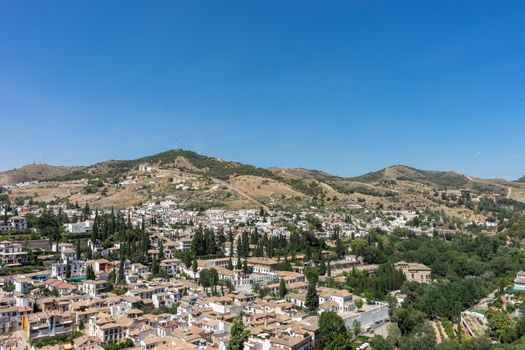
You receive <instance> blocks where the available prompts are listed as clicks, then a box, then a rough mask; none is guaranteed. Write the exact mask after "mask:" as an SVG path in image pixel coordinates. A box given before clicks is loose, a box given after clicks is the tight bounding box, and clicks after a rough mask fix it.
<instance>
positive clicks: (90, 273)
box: [86, 265, 97, 280]
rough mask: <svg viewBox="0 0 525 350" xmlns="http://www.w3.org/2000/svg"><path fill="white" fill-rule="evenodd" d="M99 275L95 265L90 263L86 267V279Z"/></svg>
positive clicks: (93, 278) (92, 278)
mask: <svg viewBox="0 0 525 350" xmlns="http://www.w3.org/2000/svg"><path fill="white" fill-rule="evenodd" d="M96 278H97V276H95V271H94V270H93V267H92V266H91V265H88V266H87V267H86V279H88V280H95V279H96Z"/></svg>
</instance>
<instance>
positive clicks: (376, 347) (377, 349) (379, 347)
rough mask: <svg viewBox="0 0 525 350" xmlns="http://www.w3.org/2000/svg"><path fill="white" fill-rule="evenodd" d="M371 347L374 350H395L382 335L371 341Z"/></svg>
mask: <svg viewBox="0 0 525 350" xmlns="http://www.w3.org/2000/svg"><path fill="white" fill-rule="evenodd" d="M370 346H371V347H372V350H393V349H394V347H393V346H392V344H391V343H390V342H389V341H388V340H386V339H385V338H383V337H382V336H380V335H376V336H374V337H373V338H372V339H370Z"/></svg>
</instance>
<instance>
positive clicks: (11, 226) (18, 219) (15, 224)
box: [0, 216, 27, 231]
mask: <svg viewBox="0 0 525 350" xmlns="http://www.w3.org/2000/svg"><path fill="white" fill-rule="evenodd" d="M25 229H27V220H26V218H24V217H22V216H13V217H12V218H10V219H8V220H7V223H6V224H2V225H0V231H11V230H13V231H22V230H25Z"/></svg>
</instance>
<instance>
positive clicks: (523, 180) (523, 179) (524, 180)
mask: <svg viewBox="0 0 525 350" xmlns="http://www.w3.org/2000/svg"><path fill="white" fill-rule="evenodd" d="M516 182H524V183H525V175H524V176H522V177H520V178H519V179H517V180H516Z"/></svg>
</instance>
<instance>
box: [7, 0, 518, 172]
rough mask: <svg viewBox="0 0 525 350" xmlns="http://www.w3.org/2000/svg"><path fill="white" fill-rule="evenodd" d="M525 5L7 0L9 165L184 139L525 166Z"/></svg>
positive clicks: (310, 155) (294, 151)
mask: <svg viewBox="0 0 525 350" xmlns="http://www.w3.org/2000/svg"><path fill="white" fill-rule="evenodd" d="M523 18H525V2H523V1H490V2H487V1H479V0H478V1H423V0H416V1H371V0H363V1H340V2H339V1H304V0H303V1H282V0H279V1H270V0H264V1H255V0H254V1H223V0H221V1H217V0H210V1H198V0H195V1H124V0H123V1H107V0H104V1H93V0H90V1H24V0H11V1H10V0H5V1H2V2H0V122H1V125H2V131H3V132H2V147H1V151H0V170H5V169H9V168H12V167H16V166H20V165H23V164H27V163H31V162H32V161H34V160H36V161H42V162H43V161H45V162H47V163H51V164H56V165H59V164H60V165H61V164H64V165H74V164H90V163H94V162H98V161H103V160H107V159H130V158H135V157H138V156H143V155H148V154H153V153H156V152H160V151H163V150H167V149H171V148H175V147H176V145H177V141H176V140H178V144H179V146H181V147H182V148H184V149H192V150H195V151H197V152H200V153H203V154H206V155H212V156H218V157H222V158H225V159H229V160H236V161H241V162H247V163H250V164H254V165H258V166H287V167H306V168H316V169H321V170H325V171H328V172H331V173H335V174H338V175H348V176H350V175H358V174H361V173H364V172H367V171H371V170H376V169H379V168H382V167H385V166H389V165H393V164H407V165H411V166H414V167H419V168H424V169H440V170H457V171H461V172H464V173H467V174H471V175H475V176H480V177H502V178H509V179H514V178H517V177H520V176H522V175H524V174H525V138H524V134H525V133H524V132H525V26H524V25H523Z"/></svg>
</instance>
